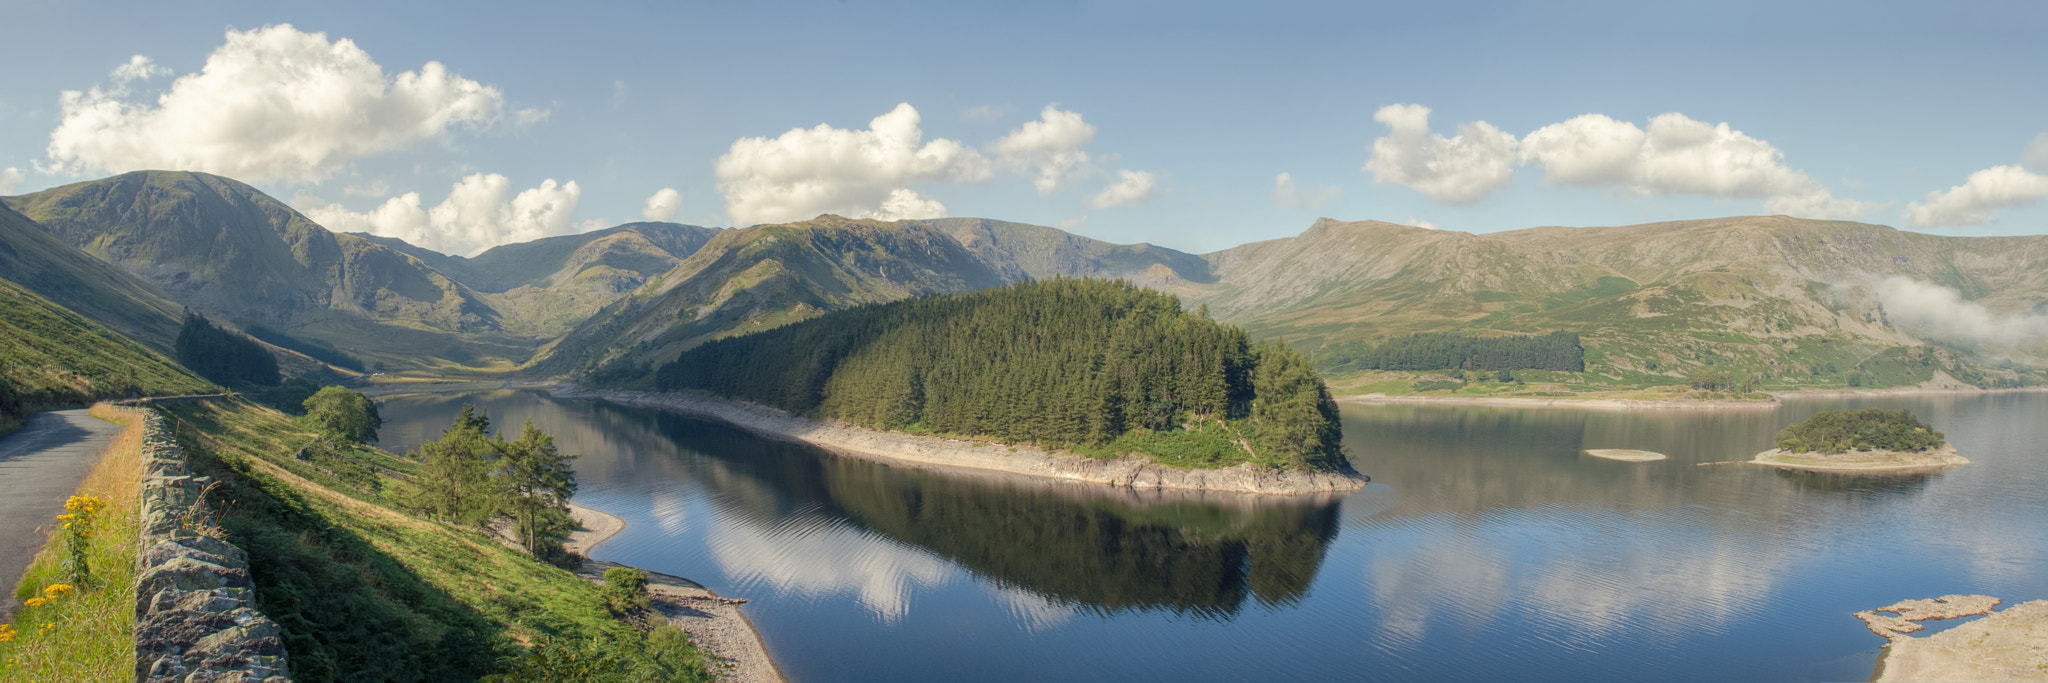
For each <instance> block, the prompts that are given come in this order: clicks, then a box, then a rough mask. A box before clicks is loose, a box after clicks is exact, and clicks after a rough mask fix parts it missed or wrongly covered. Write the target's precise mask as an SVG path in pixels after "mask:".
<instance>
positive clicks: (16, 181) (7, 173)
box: [0, 166, 21, 194]
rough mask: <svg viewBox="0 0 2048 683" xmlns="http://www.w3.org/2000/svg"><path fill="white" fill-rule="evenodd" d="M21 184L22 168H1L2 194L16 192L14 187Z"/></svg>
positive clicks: (0, 184) (0, 185) (0, 182)
mask: <svg viewBox="0 0 2048 683" xmlns="http://www.w3.org/2000/svg"><path fill="white" fill-rule="evenodd" d="M20 186H21V169H19V168H15V167H13V166H9V167H7V168H0V194H14V188H16V187H20Z"/></svg>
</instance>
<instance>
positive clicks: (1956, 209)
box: [1905, 166, 2048, 227]
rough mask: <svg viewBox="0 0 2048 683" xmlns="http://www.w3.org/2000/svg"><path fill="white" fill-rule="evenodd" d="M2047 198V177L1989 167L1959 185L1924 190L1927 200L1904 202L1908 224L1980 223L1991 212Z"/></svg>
mask: <svg viewBox="0 0 2048 683" xmlns="http://www.w3.org/2000/svg"><path fill="white" fill-rule="evenodd" d="M2042 197H2048V176H2043V175H2041V174H2039V173H2034V172H2032V171H2028V170H2026V169H2024V168H2020V167H2018V166H1993V167H1991V168H1987V169H1984V170H1982V171H1978V172H1976V173H1972V174H1970V179H1969V180H1967V181H1964V182H1963V184H1961V185H1957V186H1955V187H1951V188H1949V189H1947V190H1937V191H1934V192H1929V193H1927V200H1926V201H1925V202H1924V203H1922V202H1915V203H1913V204H1908V205H1906V212H1905V218H1906V223H1907V224H1908V225H1913V226H1918V227H1932V226H1940V225H1983V224H1985V223H1990V222H1991V219H1992V216H1991V214H1992V212H1994V211H1997V210H2000V209H2010V208H2016V207H2020V206H2025V205H2027V204H2031V203H2033V202H2035V201H2037V200H2039V199H2041V198H2042Z"/></svg>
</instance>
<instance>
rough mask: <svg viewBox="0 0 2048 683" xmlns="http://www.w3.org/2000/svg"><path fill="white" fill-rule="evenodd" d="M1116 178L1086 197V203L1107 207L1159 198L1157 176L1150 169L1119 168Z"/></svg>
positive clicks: (1102, 207)
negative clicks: (1111, 182) (1093, 194)
mask: <svg viewBox="0 0 2048 683" xmlns="http://www.w3.org/2000/svg"><path fill="white" fill-rule="evenodd" d="M1116 174H1117V178H1118V180H1117V181H1116V182H1115V183H1113V184H1111V185H1110V186H1109V187H1106V188H1103V189H1102V191H1101V192H1097V193H1095V196H1093V197H1089V198H1088V205H1089V206H1092V207H1095V208H1098V209H1107V208H1109V207H1112V206H1128V205H1131V204H1143V203H1145V202H1149V201H1152V200H1154V199H1158V198H1159V193H1158V189H1159V187H1158V186H1159V178H1158V176H1155V175H1153V174H1152V172H1151V171H1129V170H1120V171H1117V172H1116Z"/></svg>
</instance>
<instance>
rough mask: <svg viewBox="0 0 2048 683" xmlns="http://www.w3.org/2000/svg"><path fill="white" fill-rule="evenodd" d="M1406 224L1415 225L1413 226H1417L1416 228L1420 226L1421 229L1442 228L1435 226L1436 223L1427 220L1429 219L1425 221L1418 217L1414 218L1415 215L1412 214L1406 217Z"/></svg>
mask: <svg viewBox="0 0 2048 683" xmlns="http://www.w3.org/2000/svg"><path fill="white" fill-rule="evenodd" d="M1408 224H1409V225H1412V226H1415V227H1418V228H1422V229H1424V230H1442V229H1443V228H1439V227H1437V225H1436V224H1435V223H1431V222H1429V221H1425V220H1422V219H1420V218H1416V217H1414V216H1409V217H1408Z"/></svg>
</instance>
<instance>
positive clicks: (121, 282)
mask: <svg viewBox="0 0 2048 683" xmlns="http://www.w3.org/2000/svg"><path fill="white" fill-rule="evenodd" d="M0 273H5V277H6V278H7V279H9V280H13V281H14V282H17V283H19V284H20V285H21V286H23V287H27V288H28V289H29V290H30V291H33V292H35V293H37V294H40V295H42V296H43V298H46V299H49V300H51V301H53V302H56V303H57V305H59V306H63V307H65V308H68V309H71V310H73V311H77V312H79V313H80V314H83V315H85V316H86V317H88V318H92V319H93V320H95V321H98V322H99V323H100V324H103V325H106V326H107V327H109V328H112V329H113V330H115V331H117V332H120V333H121V334H124V335H127V336H128V337H130V338H133V339H135V340H136V341H140V342H142V343H143V344H145V345H148V346H149V347H150V348H153V349H156V350H158V351H166V352H168V351H170V350H171V343H172V340H174V339H176V338H177V336H178V325H179V323H180V321H181V320H182V319H183V316H182V314H181V311H180V310H179V306H178V304H176V303H172V302H171V300H170V297H169V295H167V294H165V293H164V292H163V290H160V289H157V288H156V286H155V285H151V284H149V283H147V282H143V281H142V280H141V279H139V278H137V277H135V276H133V275H130V274H128V272H127V271H124V270H121V269H120V268H117V267H115V266H113V265H111V264H108V263H107V262H105V261H101V260H99V259H96V258H93V257H92V256H90V255H87V254H85V253H84V252H81V251H78V250H77V249H73V248H72V247H71V246H70V245H68V244H65V243H64V242H62V241H60V240H58V239H57V238H56V236H54V235H51V234H50V233H49V232H47V231H45V230H44V229H43V227H42V226H40V225H37V224H36V223H35V222H34V221H31V220H29V218H28V217H27V216H23V215H21V214H20V213H17V212H15V211H14V210H13V209H9V208H7V207H6V206H4V205H0Z"/></svg>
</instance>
